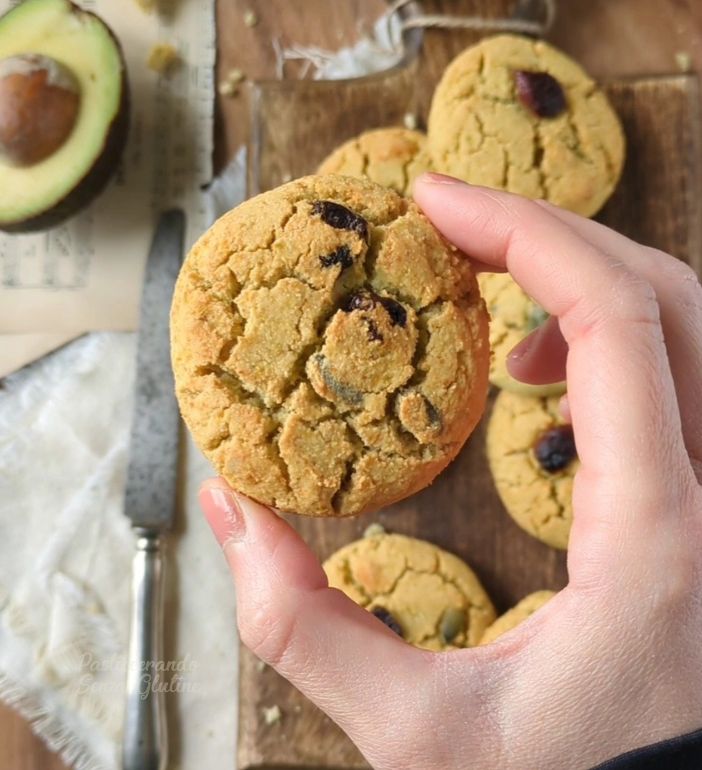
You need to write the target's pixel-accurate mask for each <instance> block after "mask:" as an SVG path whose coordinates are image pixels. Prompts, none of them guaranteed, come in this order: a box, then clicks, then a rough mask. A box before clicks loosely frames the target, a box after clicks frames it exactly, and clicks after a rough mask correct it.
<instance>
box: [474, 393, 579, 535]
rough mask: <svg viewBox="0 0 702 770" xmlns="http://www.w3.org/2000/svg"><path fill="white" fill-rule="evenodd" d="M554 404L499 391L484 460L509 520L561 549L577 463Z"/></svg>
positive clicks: (567, 430)
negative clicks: (486, 461) (486, 462)
mask: <svg viewBox="0 0 702 770" xmlns="http://www.w3.org/2000/svg"><path fill="white" fill-rule="evenodd" d="M558 402H559V397H558V396H550V397H548V398H537V397H533V396H523V395H519V394H517V393H510V392H509V391H506V390H503V391H502V392H501V393H500V394H499V396H498V397H497V399H496V400H495V406H494V408H493V411H492V414H491V416H490V420H489V422H488V428H487V457H488V462H489V464H490V470H491V471H492V476H493V478H494V480H495V486H496V487H497V491H498V493H499V495H500V498H501V499H502V502H503V503H504V506H505V508H506V509H507V512H508V513H509V515H510V516H511V517H512V518H513V519H514V520H515V521H516V522H517V524H519V526H520V527H522V529H524V530H526V531H527V532H528V533H529V534H530V535H533V536H534V537H536V538H538V539H539V540H541V541H542V542H544V543H546V544H548V545H550V546H553V547H554V548H561V549H565V548H567V547H568V536H569V534H570V525H571V522H572V519H573V507H572V502H571V498H572V493H573V477H574V476H575V473H576V471H577V470H578V467H579V464H580V463H579V461H578V457H577V453H576V450H575V441H574V439H573V429H572V427H571V426H570V425H567V424H566V423H565V422H564V420H563V418H562V417H561V416H560V414H559V412H558Z"/></svg>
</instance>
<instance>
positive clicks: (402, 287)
mask: <svg viewBox="0 0 702 770" xmlns="http://www.w3.org/2000/svg"><path fill="white" fill-rule="evenodd" d="M171 345H172V359H173V369H174V373H175V382H176V392H177V395H178V401H179V403H180V408H181V412H182V414H183V418H184V420H185V422H186V424H187V425H188V427H189V428H190V430H191V432H192V434H193V437H194V439H195V441H196V443H197V444H198V445H199V447H200V448H201V449H202V451H203V452H204V453H205V455H206V456H207V457H208V458H209V459H210V461H211V462H212V463H213V465H214V466H215V468H216V469H217V471H218V472H219V473H220V474H221V475H222V476H224V478H225V479H226V480H227V481H228V482H229V483H230V484H231V485H232V486H233V487H234V488H235V489H237V490H239V491H241V492H243V493H245V494H247V495H249V496H251V497H252V498H254V499H255V500H258V501H260V502H262V503H265V504H268V505H272V506H275V507H277V508H279V509H281V510H284V511H293V512H297V513H302V514H307V515H312V516H351V515H355V514H359V513H361V512H364V511H367V510H375V509H378V508H381V507H383V506H385V505H388V504H390V503H392V502H394V501H396V500H399V499H401V498H403V497H406V496H408V495H410V494H412V493H414V492H416V491H418V490H419V489H422V488H423V487H425V486H426V485H427V484H429V483H430V482H431V481H432V480H433V478H434V477H435V476H436V475H437V474H438V473H439V472H440V471H441V470H442V469H443V468H445V467H446V465H448V463H449V462H450V461H451V460H452V459H453V458H454V456H455V455H456V454H457V453H458V451H459V449H460V448H461V446H462V445H463V443H464V441H465V440H466V438H467V437H468V435H469V434H470V432H471V431H472V430H473V428H474V427H475V424H476V423H477V421H478V420H479V418H480V415H481V413H482V411H483V409H484V406H485V399H486V391H487V370H488V357H489V350H488V340H487V313H486V311H485V306H484V303H483V301H482V299H481V297H480V295H479V292H478V286H477V282H476V280H475V276H474V275H473V273H472V271H471V267H470V264H469V261H468V260H467V259H465V258H464V257H463V256H462V255H461V254H459V253H458V252H457V251H456V250H455V249H454V248H453V247H451V246H450V245H448V244H447V243H446V242H445V241H444V240H443V239H442V238H441V236H440V235H439V234H438V233H437V231H436V230H435V229H434V228H433V227H432V225H431V224H430V223H429V222H428V220H427V219H426V218H425V217H424V216H423V214H422V213H421V212H420V211H419V209H418V208H417V207H416V206H415V204H414V203H412V202H411V201H409V200H407V199H405V198H403V197H401V196H400V195H398V194H397V193H395V192H393V191H391V190H386V189H383V188H382V187H379V186H378V185H375V184H373V183H371V182H369V181H367V180H361V179H352V178H349V177H341V176H334V175H329V176H312V177H307V178H305V179H300V180H296V181H294V182H291V183H289V184H287V185H284V186H283V187H279V188H277V189H275V190H272V191H270V192H267V193H264V194H262V195H259V196H257V197H255V198H252V199H251V200H249V201H246V202H245V203H243V204H242V205H241V206H239V207H237V208H236V209H234V210H233V211H231V212H229V213H228V214H226V215H225V216H224V217H222V218H221V219H220V220H218V221H217V222H216V223H215V224H214V225H213V226H212V227H211V228H210V230H208V231H207V232H206V233H205V234H204V235H203V236H202V238H200V240H199V241H198V242H197V243H196V244H195V246H194V247H193V249H192V251H191V252H190V254H189V255H188V257H187V259H186V260H185V263H184V265H183V269H182V271H181V274H180V276H179V278H178V283H177V285H176V290H175V294H174V299H173V307H172V310H171Z"/></svg>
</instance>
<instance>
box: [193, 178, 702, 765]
mask: <svg viewBox="0 0 702 770" xmlns="http://www.w3.org/2000/svg"><path fill="white" fill-rule="evenodd" d="M415 198H416V200H417V202H418V203H419V205H420V206H421V207H422V208H423V210H424V211H425V213H426V214H427V216H428V217H429V218H430V219H431V220H432V221H433V222H434V224H435V225H436V226H437V227H438V228H439V230H441V231H442V232H443V233H444V235H445V236H446V237H447V238H448V240H450V241H452V242H453V243H455V244H456V245H457V246H458V247H459V248H460V249H462V250H463V251H465V253H466V254H469V255H470V256H471V258H472V259H474V260H476V262H477V263H482V264H483V266H488V267H489V268H490V269H504V268H507V269H509V271H510V273H511V274H512V276H513V277H514V278H515V280H516V281H517V282H518V283H519V284H520V285H521V286H522V287H523V288H524V290H525V291H526V292H527V293H528V294H530V295H531V296H532V297H534V299H535V300H536V301H537V302H539V304H541V305H542V306H543V307H544V308H545V309H546V310H547V311H548V312H549V313H551V315H552V318H551V319H549V321H547V322H546V324H545V325H544V327H542V328H540V329H538V330H537V331H536V332H534V333H533V334H532V335H531V336H530V337H529V338H528V339H527V340H526V341H524V342H522V343H521V344H520V345H519V346H518V349H517V351H516V354H515V356H513V358H512V360H511V362H510V368H511V372H512V374H513V375H514V376H516V377H518V378H519V379H523V380H525V381H529V382H547V381H557V380H560V379H563V377H564V374H565V375H567V382H568V403H569V411H570V414H571V416H572V422H573V428H574V432H575V437H576V443H577V448H578V455H579V458H580V461H581V467H580V470H579V471H578V474H577V476H576V479H575V487H574V493H573V509H574V522H573V527H572V531H571V537H570V546H569V551H568V572H569V584H568V586H567V587H566V588H565V589H564V590H563V591H561V592H560V593H559V594H558V595H557V596H556V597H554V598H553V599H552V600H551V601H550V602H549V603H548V604H547V605H546V606H545V607H544V608H543V609H542V610H540V611H539V612H538V613H537V614H536V615H534V616H532V618H530V619H529V620H527V621H526V622H525V623H523V624H522V625H521V626H519V627H518V628H517V629H515V630H514V631H512V632H510V633H509V634H507V635H506V636H505V637H503V638H502V639H500V640H498V641H497V642H495V643H493V644H490V645H487V646H485V647H478V648H472V649H464V650H457V651H453V652H447V653H438V654H437V653H430V652H426V651H423V650H418V649H415V648H413V647H410V646H409V645H407V644H405V643H404V642H403V641H402V640H401V639H399V638H398V637H397V636H396V635H395V634H393V633H392V632H391V631H390V630H389V629H387V628H386V627H385V626H384V625H383V624H382V623H381V622H380V621H378V620H377V619H375V618H374V617H373V616H372V615H371V614H370V613H368V612H366V611H365V610H363V609H361V608H360V607H358V606H357V605H355V604H354V603H353V602H352V601H351V600H350V599H348V598H347V597H346V596H344V595H343V594H342V593H340V592H339V591H336V590H334V589H330V588H328V587H327V580H326V577H325V575H324V572H323V571H322V569H321V567H320V565H319V563H318V561H317V559H316V558H315V557H314V555H313V554H312V553H311V552H310V551H309V549H308V548H307V547H306V546H305V544H304V543H303V542H302V540H301V539H300V538H299V537H298V535H297V534H296V533H295V532H294V531H293V529H292V528H291V527H289V526H288V525H287V524H286V523H285V522H284V521H283V520H282V519H280V518H278V517H277V516H276V515H275V514H274V513H273V512H272V511H270V510H269V509H267V508H265V507H263V506H261V505H258V504H256V503H253V502H251V501H249V500H247V499H246V498H244V497H242V496H240V495H237V494H235V493H234V492H232V491H231V490H230V489H229V488H228V487H227V485H226V484H225V483H224V482H223V481H221V480H213V481H211V482H208V483H207V484H206V485H205V486H204V487H203V490H202V493H201V501H202V505H203V508H204V510H205V513H206V515H207V518H208V520H209V522H210V524H211V526H212V528H213V530H214V532H215V534H216V536H217V538H218V540H219V542H220V543H221V544H222V547H223V549H224V553H225V556H226V558H227V560H228V562H229V565H230V567H231V570H232V573H233V575H234V578H235V580H236V585H237V592H238V623H239V629H240V633H241V638H242V641H243V642H244V644H246V645H247V646H248V647H249V648H251V649H252V650H253V652H254V653H255V654H256V655H258V656H259V657H261V658H262V659H263V660H265V661H266V662H267V663H269V664H270V665H272V666H273V667H274V668H275V669H277V670H278V671H279V672H280V673H281V674H282V675H283V676H285V677H286V678H287V679H289V680H290V681H291V682H292V683H293V684H294V685H295V686H296V687H298V688H299V689H300V690H301V691H302V692H303V693H304V694H305V695H307V696H308V697H309V698H310V699H311V700H312V701H314V702H315V703H316V704H317V705H318V706H319V707H320V708H321V709H323V710H324V711H325V712H326V713H327V714H329V716H330V717H332V719H334V720H335V721H336V722H337V723H338V724H339V725H340V726H341V727H342V728H343V729H344V730H345V731H346V733H347V734H348V735H349V736H350V737H351V739H352V740H353V741H354V742H355V743H356V745H357V746H358V747H359V749H360V750H361V751H362V752H363V754H364V755H365V757H366V758H367V759H368V761H369V762H370V764H371V765H372V766H373V767H374V768H376V769H377V770H381V769H383V770H385V769H388V770H389V769H390V768H392V769H393V770H397V769H398V768H403V769H406V770H420V769H421V770H427V768H432V770H452V769H453V768H465V767H466V766H467V765H470V767H471V768H476V769H478V768H500V769H501V770H512V769H513V768H514V769H515V770H527V769H529V768H539V770H548V769H549V768H554V770H555V769H556V768H558V770H561V769H562V768H564V767H567V768H569V769H572V770H577V769H578V768H590V767H592V766H593V765H596V764H597V763H599V762H602V761H604V760H605V759H607V758H609V757H612V756H615V755H618V754H620V753H622V752H624V751H627V750H629V749H631V748H634V747H637V746H641V745H644V744H648V743H652V742H655V741H658V740H662V739H664V738H667V737H671V736H674V735H679V734H682V733H685V732H688V731H691V730H693V729H695V728H698V727H700V726H701V725H702V644H701V643H700V640H701V639H702V558H701V557H700V543H701V542H702V490H701V489H700V480H701V479H702V407H701V406H700V404H702V288H700V285H699V282H698V281H697V278H696V277H695V276H694V274H693V272H692V271H691V270H690V269H689V268H687V267H685V266H684V265H683V264H682V263H680V262H678V261H677V260H675V259H674V258H672V257H670V256H667V255H664V254H662V253H660V252H656V251H654V250H652V249H649V248H646V247H643V246H640V245H638V244H636V243H634V242H632V241H630V240H628V239H627V238H624V237H623V236H620V235H618V234H616V233H614V232H612V231H611V230H608V229H607V228H605V227H603V226H601V225H599V224H597V223H595V222H591V221H588V220H584V219H581V218H580V217H578V216H576V215H573V214H569V213H567V212H563V211H560V210H558V209H555V208H553V207H552V206H549V205H548V204H545V203H541V202H533V201H528V200H525V199H523V198H519V197H516V196H513V195H509V194H507V193H499V192H495V191H492V190H486V189H483V188H477V187H470V186H468V185H465V184H462V183H459V182H456V181H455V180H449V179H448V178H444V177H438V176H435V175H429V176H425V177H423V178H421V179H420V180H419V181H418V182H417V183H416V186H415Z"/></svg>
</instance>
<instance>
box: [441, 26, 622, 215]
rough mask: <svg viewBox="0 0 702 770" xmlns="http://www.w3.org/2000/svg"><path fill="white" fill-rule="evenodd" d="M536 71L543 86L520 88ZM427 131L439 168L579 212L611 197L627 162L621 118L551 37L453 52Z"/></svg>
mask: <svg viewBox="0 0 702 770" xmlns="http://www.w3.org/2000/svg"><path fill="white" fill-rule="evenodd" d="M549 76H550V77H549ZM535 79H536V80H537V83H538V80H544V79H548V81H549V82H548V84H547V87H546V88H544V87H543V86H537V87H536V88H535V89H534V91H533V92H531V93H528V94H525V92H524V89H525V87H527V86H528V83H529V82H530V80H531V81H534V80H535ZM554 81H555V84H554ZM554 89H555V90H556V91H558V90H559V89H560V94H558V96H559V98H558V99H556V100H554V99H553V91H554ZM540 95H541V98H545V99H546V100H545V101H544V102H543V104H542V105H539V103H538V102H539V97H540ZM549 99H550V100H551V101H550V102H549ZM540 106H543V107H545V108H546V109H539V107H540ZM554 106H555V109H553V107H554ZM428 133H429V152H430V155H431V160H432V163H433V165H434V167H435V169H436V170H437V171H440V172H443V173H446V174H451V175H453V176H456V177H459V178H460V179H464V180H465V181H467V182H472V183H474V184H481V185H486V186H488V187H495V188H499V189H503V190H509V191H510V192H514V193H519V194H520V195H525V196H527V197H529V198H544V199H546V200H548V201H550V202H551V203H554V204H555V205H557V206H562V207H563V208H566V209H569V210H570V211H575V212H576V213H578V214H582V215H583V216H592V215H593V214H595V213H596V212H597V211H598V210H599V209H600V208H601V207H602V205H603V204H604V203H605V201H606V200H607V198H609V196H610V195H611V194H612V192H613V190H614V188H615V186H616V184H617V182H618V180H619V176H620V174H621V170H622V166H623V162H624V152H625V143H624V134H623V132H622V128H621V124H620V122H619V119H618V118H617V115H616V113H615V112H614V110H613V109H612V107H611V106H610V104H609V102H608V100H607V97H606V96H605V94H604V93H603V92H602V91H601V90H600V88H599V87H598V86H597V84H596V83H595V82H594V81H593V80H592V79H591V78H590V77H589V76H588V75H587V73H586V72H585V71H584V70H583V69H582V68H581V67H580V66H579V65H578V64H576V63H575V62H574V61H573V60H572V59H570V58H569V57H568V56H566V55H565V54H563V53H562V52H561V51H558V50H557V49H555V48H553V46H550V45H548V44H547V43H545V42H543V41H540V40H532V39H529V38H526V37H519V36H516V35H498V36H496V37H490V38H486V39H484V40H482V41H481V42H480V43H478V44H477V45H475V46H473V47H472V48H469V49H467V50H466V51H464V52H463V53H462V54H460V55H459V56H458V57H457V58H456V59H454V61H453V62H452V63H451V64H450V65H449V66H448V68H447V69H446V72H445V73H444V75H443V77H442V79H441V82H440V83H439V85H438V87H437V89H436V91H435V93H434V98H433V101H432V106H431V111H430V115H429V130H428Z"/></svg>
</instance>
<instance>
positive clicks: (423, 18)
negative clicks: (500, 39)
mask: <svg viewBox="0 0 702 770" xmlns="http://www.w3.org/2000/svg"><path fill="white" fill-rule="evenodd" d="M411 2H413V0H395V2H394V3H392V4H391V5H390V9H389V10H388V18H391V17H392V16H393V15H394V14H395V13H397V12H398V11H399V10H401V9H402V8H404V7H405V6H406V5H409V3H411ZM541 2H542V4H543V6H544V19H543V21H533V20H531V19H520V18H511V19H497V18H496V19H487V18H484V17H482V16H446V15H443V14H420V15H419V16H413V17H411V18H408V19H404V20H403V22H402V29H403V30H407V29H429V28H431V29H472V30H476V31H479V32H483V31H485V32H487V31H494V32H516V33H518V34H522V35H536V36H537V37H543V36H544V35H545V34H546V32H548V30H549V29H550V28H551V26H552V25H553V22H554V19H555V18H556V0H541Z"/></svg>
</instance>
